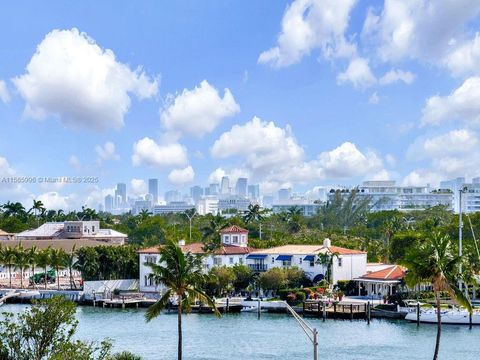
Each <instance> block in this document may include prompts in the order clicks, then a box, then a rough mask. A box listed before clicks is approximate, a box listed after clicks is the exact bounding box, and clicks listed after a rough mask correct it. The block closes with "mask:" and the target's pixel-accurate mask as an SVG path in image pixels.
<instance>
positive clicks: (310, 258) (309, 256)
mask: <svg viewBox="0 0 480 360" xmlns="http://www.w3.org/2000/svg"><path fill="white" fill-rule="evenodd" d="M303 260H305V261H314V260H315V255H307V256H305V257H304V258H303Z"/></svg>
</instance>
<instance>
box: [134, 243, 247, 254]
mask: <svg viewBox="0 0 480 360" xmlns="http://www.w3.org/2000/svg"><path fill="white" fill-rule="evenodd" d="M204 246H205V244H203V243H191V244H187V245H182V246H180V247H181V248H182V250H183V252H185V253H192V254H205V250H203V247H204ZM160 248H161V246H154V247H150V248H146V249H141V250H138V251H137V253H139V254H158V253H160ZM252 250H253V249H251V248H249V247H242V246H235V245H223V246H221V247H220V248H218V249H217V250H215V251H214V252H213V254H215V255H242V254H249V253H250V252H251V251H252Z"/></svg>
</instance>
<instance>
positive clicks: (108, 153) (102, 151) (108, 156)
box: [95, 141, 120, 163]
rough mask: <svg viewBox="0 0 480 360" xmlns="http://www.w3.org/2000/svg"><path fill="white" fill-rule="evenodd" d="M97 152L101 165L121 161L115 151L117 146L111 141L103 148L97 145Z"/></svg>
mask: <svg viewBox="0 0 480 360" xmlns="http://www.w3.org/2000/svg"><path fill="white" fill-rule="evenodd" d="M95 152H96V153H97V156H98V158H97V160H98V162H100V163H101V162H102V161H105V160H120V156H119V155H118V154H117V153H116V151H115V144H114V143H113V142H111V141H107V142H106V143H105V145H103V146H100V145H97V146H96V147H95Z"/></svg>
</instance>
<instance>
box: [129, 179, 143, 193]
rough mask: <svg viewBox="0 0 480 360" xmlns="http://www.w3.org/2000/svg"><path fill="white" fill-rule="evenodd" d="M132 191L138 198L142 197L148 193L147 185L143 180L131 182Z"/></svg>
mask: <svg viewBox="0 0 480 360" xmlns="http://www.w3.org/2000/svg"><path fill="white" fill-rule="evenodd" d="M130 190H131V192H132V193H133V194H134V195H136V196H142V195H145V194H146V193H147V183H146V182H145V180H143V179H132V180H130Z"/></svg>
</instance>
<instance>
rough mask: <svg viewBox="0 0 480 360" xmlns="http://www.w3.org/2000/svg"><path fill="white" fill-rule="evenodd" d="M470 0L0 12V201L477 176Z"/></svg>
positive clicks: (111, 5) (56, 202)
mask: <svg viewBox="0 0 480 360" xmlns="http://www.w3.org/2000/svg"><path fill="white" fill-rule="evenodd" d="M479 12H480V5H479V4H478V2H477V1H466V0H461V1H446V0H445V1H428V0H423V1H420V0H419V1H385V2H380V1H372V2H370V1H361V2H360V1H354V0H342V1H333V0H331V1H327V0H318V1H315V0H295V1H250V2H245V1H210V2H199V1H176V2H167V1H165V2H160V1H141V2H136V3H131V2H127V1H123V2H119V1H110V2H109V1H105V2H101V3H98V2H94V1H85V2H81V3H76V4H74V3H70V2H60V1H58V2H56V1H49V2H46V3H42V4H40V3H38V2H33V1H30V2H29V1H19V2H16V3H15V4H2V5H0V24H1V25H0V26H1V27H2V31H0V44H1V46H0V81H1V82H0V123H1V128H0V129H1V130H0V179H2V178H6V177H7V178H8V177H14V176H28V177H34V178H38V177H46V176H47V177H55V176H78V177H84V176H93V177H98V179H99V182H98V183H95V184H73V185H72V184H55V185H46V184H43V185H39V184H38V182H37V184H21V185H18V184H6V183H1V182H0V201H2V202H4V201H7V200H18V201H23V202H26V203H30V202H31V200H32V199H33V198H40V199H42V200H43V201H44V203H46V205H47V206H48V207H54V208H55V207H64V208H75V207H79V206H81V205H83V204H87V205H89V206H95V207H96V205H97V204H98V203H99V202H101V201H102V198H103V196H105V195H106V194H107V193H109V192H111V189H112V188H113V187H114V186H115V184H116V183H117V182H125V183H127V184H128V187H129V190H130V193H132V194H137V195H142V194H143V193H145V192H146V189H145V184H144V182H142V180H146V179H148V178H149V177H156V178H159V180H160V191H161V192H164V191H166V190H169V189H173V188H178V189H182V190H185V189H188V188H189V187H190V186H192V185H194V184H200V185H207V184H208V183H209V182H210V181H214V180H216V179H218V177H220V176H222V175H224V174H227V175H230V177H231V178H233V179H235V178H236V177H238V176H248V177H249V179H251V180H252V182H255V183H259V184H260V185H261V188H262V190H263V193H270V192H275V191H276V190H277V189H278V188H280V187H285V186H292V187H293V188H294V189H296V190H298V191H307V190H310V189H312V188H314V187H315V186H319V185H330V184H346V185H355V184H358V183H359V182H361V181H363V180H366V179H393V180H397V181H398V182H399V183H404V184H415V185H417V184H421V185H425V184H427V183H430V184H432V185H434V186H435V185H437V184H438V182H439V180H441V179H445V178H451V177H456V176H467V177H472V176H477V175H479V171H478V168H479V165H480V156H478V155H480V154H478V151H479V150H478V149H479V147H478V145H479V140H478V136H479V134H478V121H479V119H480V78H477V77H476V76H478V75H479V73H480V65H479V64H480V35H477V31H478V29H479V26H478V25H479Z"/></svg>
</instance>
